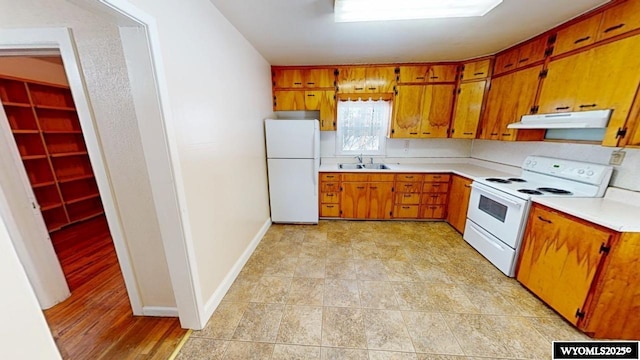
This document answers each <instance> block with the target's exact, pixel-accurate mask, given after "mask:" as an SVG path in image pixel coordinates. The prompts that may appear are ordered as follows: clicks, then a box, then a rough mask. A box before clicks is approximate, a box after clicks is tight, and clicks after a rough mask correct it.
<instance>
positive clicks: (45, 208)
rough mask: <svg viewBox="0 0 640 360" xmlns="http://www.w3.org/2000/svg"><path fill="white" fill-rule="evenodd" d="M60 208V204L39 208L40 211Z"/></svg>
mask: <svg viewBox="0 0 640 360" xmlns="http://www.w3.org/2000/svg"><path fill="white" fill-rule="evenodd" d="M61 206H62V203H55V204H49V205H44V206H40V210H41V211H47V210H52V209H56V208H59V207H61Z"/></svg>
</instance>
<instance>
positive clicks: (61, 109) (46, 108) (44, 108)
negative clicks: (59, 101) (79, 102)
mask: <svg viewBox="0 0 640 360" xmlns="http://www.w3.org/2000/svg"><path fill="white" fill-rule="evenodd" d="M35 108H36V109H42V110H59V111H76V108H74V107H68V106H50V105H36V106H35Z"/></svg>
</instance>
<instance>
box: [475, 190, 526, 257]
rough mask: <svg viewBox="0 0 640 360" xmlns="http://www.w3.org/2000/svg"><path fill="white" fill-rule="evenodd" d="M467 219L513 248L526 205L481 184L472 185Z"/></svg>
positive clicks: (520, 229) (517, 240)
mask: <svg viewBox="0 0 640 360" xmlns="http://www.w3.org/2000/svg"><path fill="white" fill-rule="evenodd" d="M471 187H472V189H471V198H470V200H469V212H468V213H467V217H468V218H469V220H471V221H473V222H474V223H476V224H477V225H478V226H480V227H481V228H483V229H484V230H485V231H487V232H488V233H490V234H491V235H493V236H495V237H496V238H498V239H500V240H501V241H502V242H503V243H505V244H507V245H509V247H511V248H512V249H515V248H516V247H517V245H519V244H518V243H519V241H520V237H521V233H522V227H523V222H524V220H525V217H526V216H527V213H528V204H529V202H528V201H527V200H524V199H520V198H518V197H515V196H512V195H509V194H507V193H504V192H502V191H499V190H495V189H492V188H490V187H488V186H485V185H483V184H478V183H475V182H474V183H473V184H472V185H471Z"/></svg>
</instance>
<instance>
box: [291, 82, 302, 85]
mask: <svg viewBox="0 0 640 360" xmlns="http://www.w3.org/2000/svg"><path fill="white" fill-rule="evenodd" d="M293 85H302V83H301V82H294V83H293Z"/></svg>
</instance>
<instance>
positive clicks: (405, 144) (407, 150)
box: [404, 140, 409, 152]
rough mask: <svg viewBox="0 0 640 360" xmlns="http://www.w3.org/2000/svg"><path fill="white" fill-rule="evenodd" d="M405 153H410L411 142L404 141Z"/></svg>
mask: <svg viewBox="0 0 640 360" xmlns="http://www.w3.org/2000/svg"><path fill="white" fill-rule="evenodd" d="M404 152H409V140H405V141H404Z"/></svg>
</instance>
